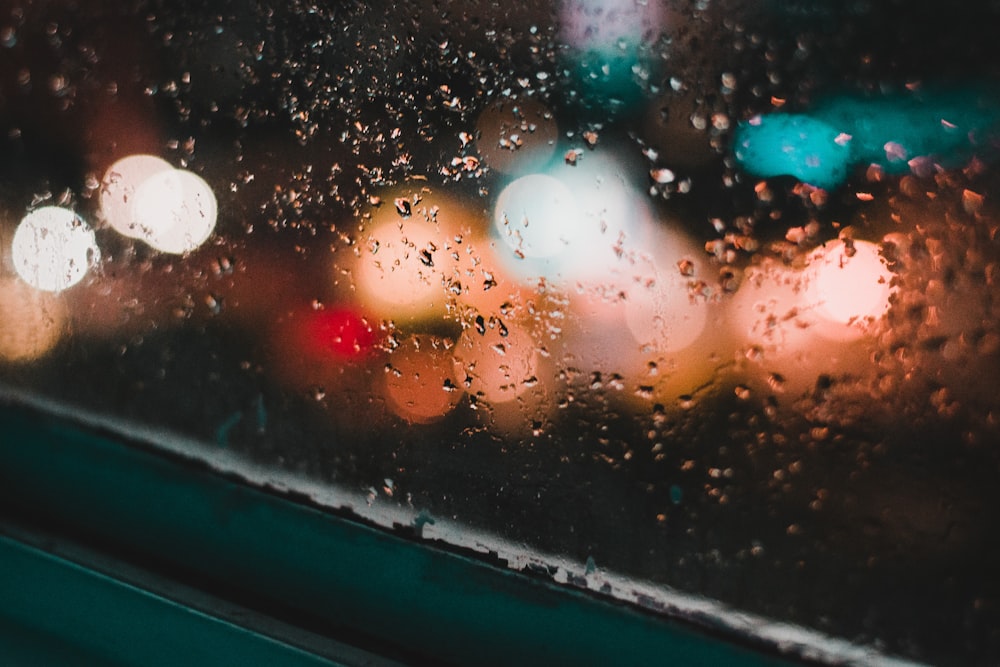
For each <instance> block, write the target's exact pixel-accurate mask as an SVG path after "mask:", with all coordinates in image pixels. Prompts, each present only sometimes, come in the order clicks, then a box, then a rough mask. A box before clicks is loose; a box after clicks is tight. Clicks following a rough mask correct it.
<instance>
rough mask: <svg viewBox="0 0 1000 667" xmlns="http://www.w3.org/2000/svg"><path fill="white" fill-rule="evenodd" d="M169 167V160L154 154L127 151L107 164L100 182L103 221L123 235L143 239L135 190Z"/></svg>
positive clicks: (169, 169)
mask: <svg viewBox="0 0 1000 667" xmlns="http://www.w3.org/2000/svg"><path fill="white" fill-rule="evenodd" d="M172 170H173V167H171V166H170V163H169V162H167V161H166V160H164V159H162V158H158V157H156V156H154V155H141V154H140V155H129V156H128V157H124V158H122V159H120V160H118V161H117V162H115V163H114V164H113V165H111V166H110V167H109V168H108V170H107V171H106V172H104V180H103V181H102V182H101V214H102V215H103V216H104V219H105V220H106V221H107V223H108V224H109V225H111V227H112V228H113V229H114V230H115V231H117V232H118V233H119V234H122V235H123V236H127V237H129V238H134V239H143V238H144V237H145V232H144V230H143V227H142V225H140V224H139V220H138V218H137V217H136V212H135V194H136V191H137V190H138V189H139V188H140V187H141V186H142V184H143V183H145V182H146V179H148V178H150V177H152V176H155V175H156V174H158V173H161V172H170V171H172Z"/></svg>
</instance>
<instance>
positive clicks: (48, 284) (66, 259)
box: [11, 206, 100, 292]
mask: <svg viewBox="0 0 1000 667" xmlns="http://www.w3.org/2000/svg"><path fill="white" fill-rule="evenodd" d="M99 255H100V253H99V251H98V248H97V241H96V239H95V237H94V231H93V230H92V229H91V228H90V226H89V225H87V223H86V222H84V221H83V219H82V218H81V217H80V216H78V215H77V214H76V213H74V212H73V211H71V210H69V209H66V208H60V207H57V206H45V207H42V208H39V209H35V210H34V211H32V212H31V213H29V214H28V215H26V216H25V217H24V219H22V220H21V223H20V224H19V225H18V227H17V230H16V231H15V232H14V238H13V241H12V245H11V257H12V259H13V261H14V270H15V271H17V275H19V276H21V278H22V279H23V280H24V281H25V282H26V283H28V284H29V285H31V286H32V287H34V288H36V289H40V290H44V291H47V292H58V291H61V290H64V289H66V288H68V287H72V286H73V285H76V284H77V283H79V282H80V281H81V280H83V277H84V276H85V275H87V271H89V270H90V267H91V266H93V265H94V264H95V263H96V261H97V260H98V258H99Z"/></svg>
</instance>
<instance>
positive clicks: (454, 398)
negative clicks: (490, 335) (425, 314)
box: [384, 335, 464, 424]
mask: <svg viewBox="0 0 1000 667" xmlns="http://www.w3.org/2000/svg"><path fill="white" fill-rule="evenodd" d="M452 346H453V343H452V342H451V341H449V340H447V339H443V338H440V337H437V336H430V335H416V336H410V337H409V338H406V339H405V340H404V341H403V342H401V343H400V345H399V347H397V348H396V349H394V350H393V351H392V354H391V355H390V357H389V359H388V362H387V363H386V372H385V376H384V380H385V382H384V384H385V395H386V398H387V399H388V403H389V407H390V409H391V410H392V411H393V412H394V413H395V414H396V415H397V416H399V417H402V418H403V419H405V420H406V421H408V422H411V423H416V424H427V423H430V422H434V421H437V420H438V419H440V418H442V417H444V416H445V415H446V414H448V413H449V412H450V411H451V410H452V409H453V408H454V407H455V406H456V405H458V402H459V399H461V397H462V395H463V393H464V392H463V391H462V390H461V389H460V388H459V387H457V386H456V385H455V383H454V381H453V379H452V375H453V365H454V361H453V358H452V353H451V348H452Z"/></svg>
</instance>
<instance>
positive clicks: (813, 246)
mask: <svg viewBox="0 0 1000 667" xmlns="http://www.w3.org/2000/svg"><path fill="white" fill-rule="evenodd" d="M98 4H101V3H98ZM141 4H142V5H143V7H142V8H141V10H140V9H137V10H136V11H134V12H132V11H125V10H122V9H117V8H113V7H111V6H110V5H109V6H103V5H102V6H101V7H98V8H97V9H95V13H94V16H93V17H90V18H88V17H84V16H80V15H77V14H72V13H66V11H68V10H65V8H63V7H60V6H59V4H58V3H54V4H52V5H51V6H46V7H38V6H27V5H26V6H25V7H15V8H11V9H6V10H3V13H2V14H0V50H2V51H3V53H4V55H5V56H6V59H4V60H0V74H2V76H0V92H2V93H3V97H2V99H3V100H4V103H3V104H4V105H5V106H3V107H2V108H0V126H2V127H3V129H4V132H3V134H2V136H0V141H2V142H3V144H2V147H0V148H2V151H0V167H2V170H0V243H2V248H0V358H2V363H0V378H2V381H3V383H4V384H5V385H9V386H11V387H15V388H16V389H17V390H18V391H23V392H25V393H34V394H40V395H42V396H46V397H49V398H54V399H58V400H60V401H64V402H67V403H69V404H71V405H74V406H77V407H79V408H81V409H85V410H91V411H97V412H105V413H107V412H110V413H113V415H114V416H115V417H119V418H122V419H124V420H126V421H129V422H133V423H138V424H142V425H146V426H153V427H155V428H158V429H163V430H164V431H166V432H179V433H181V434H184V435H187V436H191V437H193V438H194V439H195V441H196V442H199V443H201V445H199V447H200V449H198V450H197V452H196V453H195V454H194V455H196V456H198V457H199V458H201V459H203V460H205V461H208V462H209V463H210V464H212V465H215V466H217V467H219V468H220V469H227V470H228V468H226V466H236V467H238V466H237V465H236V464H234V463H232V461H239V462H245V463H247V464H248V465H252V466H256V467H254V468H253V470H255V471H260V470H264V471H266V472H265V473H261V474H263V478H255V477H252V476H250V474H249V473H246V474H247V475H248V477H249V478H250V479H253V480H254V481H255V482H258V483H276V484H277V483H278V481H277V480H280V486H282V488H294V489H308V491H303V492H304V493H309V494H310V495H312V496H314V497H315V498H317V499H320V500H322V499H323V498H326V496H324V495H323V494H324V493H326V492H331V493H332V491H330V490H336V492H337V493H341V494H342V495H340V496H337V498H339V499H340V500H337V501H336V502H334V501H330V503H332V504H338V503H339V505H340V506H346V507H348V508H349V509H351V510H352V511H355V512H357V513H358V514H361V515H363V516H365V518H368V519H370V520H372V521H375V522H377V523H380V524H382V525H384V526H387V527H391V526H392V525H393V524H405V523H407V522H408V521H409V520H410V519H409V518H408V517H411V515H412V516H417V515H420V516H435V517H439V518H441V521H439V522H438V523H437V524H435V525H434V526H433V527H428V525H429V524H427V523H426V522H421V523H419V526H420V530H421V531H426V532H425V536H428V537H429V538H435V537H438V538H440V539H444V540H447V541H449V542H451V543H452V544H455V545H459V546H463V547H469V548H473V549H479V550H484V549H485V550H493V551H497V552H498V553H500V552H503V554H504V558H507V559H508V560H509V562H510V563H511V566H512V567H526V563H532V564H534V565H535V566H537V568H536V569H538V571H543V570H544V571H545V572H549V573H555V574H553V577H555V578H556V579H557V580H558V581H561V582H563V583H569V584H572V585H579V586H587V587H591V588H594V589H595V590H603V591H605V592H610V594H612V595H615V596H617V597H619V598H622V599H626V600H630V601H632V602H634V603H636V604H640V605H645V606H647V607H650V608H653V609H656V610H663V609H676V608H678V607H677V605H678V604H680V603H679V602H677V599H676V598H674V597H671V596H673V595H675V594H676V593H677V591H680V592H682V593H684V594H690V595H695V596H704V597H705V598H710V599H713V600H718V601H719V602H720V605H719V606H718V607H717V608H713V609H715V611H713V613H722V612H721V611H719V610H720V609H728V608H735V609H738V610H740V612H741V613H742V612H746V613H747V614H748V616H747V618H756V616H754V614H757V615H760V616H761V617H762V618H764V617H766V618H772V619H776V620H777V621H780V622H787V623H792V624H800V625H802V626H804V627H807V628H809V629H810V632H815V633H818V635H823V636H827V635H828V636H832V637H835V638H839V639H843V640H846V641H849V642H854V643H855V645H856V646H855V648H857V647H861V649H859V650H863V651H876V650H884V651H887V652H889V653H892V654H898V655H903V656H905V657H907V658H912V659H917V660H928V661H931V662H935V661H940V662H955V661H971V662H983V663H988V662H991V661H995V659H996V658H997V657H998V656H1000V642H998V640H997V637H996V634H995V631H994V628H995V627H997V620H998V617H997V609H998V608H1000V607H998V605H1000V594H998V591H997V590H996V587H995V585H993V584H992V583H990V582H989V581H987V579H988V575H989V573H990V572H991V571H992V567H993V562H994V561H995V556H996V554H997V552H998V549H1000V546H998V544H997V541H996V537H995V531H993V529H992V525H991V523H990V521H989V517H990V516H992V514H991V511H990V508H991V507H993V506H995V504H996V502H998V501H1000V498H998V497H997V492H996V490H995V489H996V488H998V487H997V485H996V483H995V482H996V480H995V476H996V471H997V469H998V466H997V460H998V459H997V456H998V453H997V452H996V451H995V447H993V443H995V442H998V441H1000V433H998V424H997V415H998V414H1000V406H998V405H997V398H996V392H995V387H994V384H995V382H994V380H993V377H995V372H996V371H997V370H998V367H1000V325H998V323H1000V318H998V317H997V312H996V308H995V305H994V304H995V302H996V297H995V292H996V285H995V282H996V280H997V278H998V275H1000V269H998V267H1000V249H998V247H997V229H998V225H997V220H998V211H997V208H996V203H995V201H994V200H995V198H996V193H997V192H998V191H1000V182H998V180H997V166H996V165H997V162H996V157H997V140H998V128H1000V121H998V119H1000V115H998V114H1000V99H998V97H997V96H996V95H995V94H994V93H993V90H995V83H996V78H997V76H998V74H1000V72H998V71H996V63H997V62H1000V54H998V53H996V50H997V46H996V40H995V39H994V38H993V36H992V35H991V34H987V33H988V31H987V30H985V27H984V26H990V25H995V22H996V19H997V18H998V17H997V15H996V10H995V8H994V9H988V8H985V5H984V7H983V8H980V7H978V5H977V7H975V8H970V9H969V10H968V12H967V13H966V15H965V17H964V18H963V17H959V16H958V14H959V13H958V12H947V13H946V14H947V16H945V15H943V14H942V12H936V13H935V15H936V16H939V18H940V21H939V22H937V23H934V22H930V23H934V24H933V25H931V24H930V23H929V22H926V21H923V20H918V19H917V18H915V16H916V15H917V14H918V13H919V12H916V11H914V12H907V13H905V15H897V14H900V13H901V12H897V11H896V10H895V9H893V8H891V7H890V5H886V6H885V7H882V6H873V5H872V4H871V3H854V4H851V5H849V6H848V5H845V6H841V5H838V4H835V3H823V2H812V3H803V2H791V3H775V2H762V3H750V4H749V5H748V4H747V3H734V2H672V1H671V2H650V3H638V4H637V3H631V2H615V1H612V0H586V1H583V2H559V3H553V4H551V5H543V6H535V5H530V6H529V5H525V6H519V7H514V8H495V7H491V6H486V5H477V4H475V3H473V5H470V6H462V7H458V6H457V5H454V4H453V3H445V5H444V6H437V5H435V6H433V7H432V6H430V5H427V4H426V3H403V4H401V5H400V4H397V5H393V6H392V7H391V11H390V7H389V6H388V5H385V6H383V5H381V4H378V3H376V4H370V5H362V6H352V7H347V6H344V7H341V6H336V7H325V8H324V7H312V8H310V9H308V10H307V9H305V8H304V7H300V6H299V5H298V4H296V3H293V4H291V5H289V6H287V7H281V8H278V7H274V8H270V9H265V8H263V7H260V6H257V5H253V4H252V3H251V4H250V5H246V6H243V5H240V9H239V11H237V10H236V9H235V8H234V9H232V10H231V11H230V10H226V11H222V10H221V9H220V10H219V11H220V12H222V13H218V12H216V11H215V10H212V11H209V10H208V9H204V10H199V9H197V8H189V9H190V11H187V12H177V11H176V9H175V8H172V7H170V6H166V5H163V6H161V3H157V2H150V3H141ZM876 4H877V3H876ZM890 4H891V3H890ZM890 25H891V26H892V29H891V30H890V29H889V27H887V26H890ZM109 26H110V27H109ZM401 26H403V27H401ZM112 28H114V29H112ZM887 34H893V35H896V34H898V35H899V36H900V37H899V40H898V41H893V40H890V39H888V38H887V37H886V35H887ZM69 377H72V378H73V382H67V381H66V378H69ZM164 446H166V445H164ZM248 469H249V468H248ZM241 470H242V469H241ZM244 472H245V471H244ZM254 474H257V473H254ZM387 479H389V480H392V485H391V486H390V487H388V488H390V491H391V493H390V492H380V491H379V489H383V487H385V483H384V482H385V480H387ZM344 498H346V499H347V500H344ZM324 502H325V501H324ZM401 517H402V518H401ZM446 520H447V521H452V522H454V526H451V527H448V526H450V525H451V524H448V523H447V521H446ZM414 521H416V519H414ZM414 525H417V524H416V523H415V524H414ZM435 530H436V531H440V532H439V533H437V534H435V533H434V532H433V531H435ZM484 535H485V536H488V537H484ZM484 545H485V546H484ZM511 545H515V546H511ZM504 549H506V551H504ZM585 563H590V565H591V566H592V567H587V566H586V565H582V564H585ZM574 564H575V565H574ZM576 566H579V567H577V570H579V572H577V571H575V570H573V568H574V567H576ZM941 572H945V574H944V575H942V574H941ZM581 582H582V583H581ZM623 582H624V583H623ZM984 582H985V583H984ZM640 591H641V592H640ZM689 602H690V601H689ZM685 604H687V603H685ZM690 604H691V605H693V607H692V608H694V607H697V605H696V604H694V603H690ZM681 606H682V607H683V605H681ZM684 609H685V610H686V609H688V608H687V607H684ZM928 609H942V610H945V611H944V612H942V613H943V614H944V613H946V615H947V616H948V618H949V619H954V620H953V621H952V620H949V621H946V622H944V625H945V626H947V627H941V628H939V627H935V628H934V632H930V631H929V628H930V626H932V625H935V623H937V621H933V620H932V615H931V614H929V613H927V610H928ZM685 613H686V612H685ZM761 627H762V625H761V623H758V624H757V625H756V626H755V628H754V629H752V630H750V631H752V632H763V631H762V630H761V629H760V628H761ZM810 637H811V639H809V640H808V641H806V643H807V644H808V643H809V642H810V641H813V642H814V641H818V640H816V636H814V635H810ZM804 641H805V640H804ZM852 655H856V654H852ZM864 655H869V654H864Z"/></svg>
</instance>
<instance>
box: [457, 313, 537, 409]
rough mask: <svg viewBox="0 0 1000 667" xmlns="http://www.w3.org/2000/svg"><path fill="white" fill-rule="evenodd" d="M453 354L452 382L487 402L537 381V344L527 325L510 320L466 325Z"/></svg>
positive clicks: (503, 398) (512, 396) (517, 393)
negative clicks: (478, 326) (507, 321)
mask: <svg viewBox="0 0 1000 667" xmlns="http://www.w3.org/2000/svg"><path fill="white" fill-rule="evenodd" d="M453 356H454V360H455V361H454V375H453V377H454V379H455V384H456V385H457V386H458V387H461V388H463V389H465V390H466V391H467V392H468V393H470V394H472V395H474V396H476V397H477V398H482V399H485V400H486V401H487V402H491V403H505V402H507V401H512V400H514V399H516V398H518V397H519V396H521V395H522V394H524V393H525V392H527V391H528V390H529V389H531V388H532V387H534V386H536V385H537V383H538V381H539V380H538V377H537V375H536V374H537V372H538V362H539V357H538V345H537V344H536V343H535V341H534V340H533V339H532V337H531V335H530V333H529V332H528V331H527V329H525V328H524V327H522V326H519V325H516V324H513V323H502V322H497V321H494V322H492V323H490V324H489V325H484V326H483V327H482V328H481V329H480V330H477V329H476V328H469V329H466V330H465V331H463V332H462V335H461V336H460V337H459V339H458V341H457V342H456V344H455V349H454V352H453Z"/></svg>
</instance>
